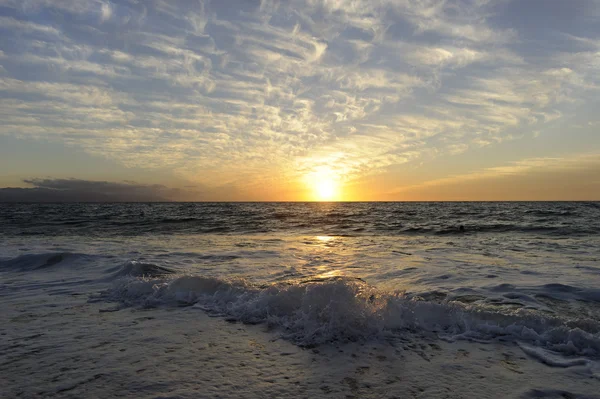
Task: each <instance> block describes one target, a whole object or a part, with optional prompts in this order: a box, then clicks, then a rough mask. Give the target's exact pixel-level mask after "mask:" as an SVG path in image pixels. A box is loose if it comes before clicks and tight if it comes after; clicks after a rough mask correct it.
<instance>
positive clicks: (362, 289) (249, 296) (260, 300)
mask: <svg viewBox="0 0 600 399" xmlns="http://www.w3.org/2000/svg"><path fill="white" fill-rule="evenodd" d="M103 298H105V299H107V300H111V301H118V302H121V303H123V304H124V305H127V306H144V307H155V306H164V305H166V306H169V305H175V306H182V305H183V306H191V305H194V306H196V307H198V308H201V309H203V310H205V311H207V312H210V313H212V314H215V315H220V316H223V317H227V318H228V319H230V320H235V321H241V322H244V323H252V324H256V323H266V324H268V325H269V326H271V327H275V328H278V329H279V331H280V333H281V335H282V336H283V337H284V338H286V339H289V340H291V341H292V342H294V343H296V344H298V345H301V346H313V345H318V344H322V343H327V342H332V341H345V342H347V341H361V340H366V339H369V338H374V337H389V336H395V335H397V334H402V333H403V332H406V331H409V332H416V333H428V334H431V333H434V334H437V335H438V336H440V337H441V338H443V339H446V340H457V339H468V340H513V341H517V342H519V343H526V344H528V345H534V346H537V347H541V348H544V349H547V350H551V351H555V352H557V353H561V354H562V355H573V356H587V357H592V358H597V357H600V324H599V323H598V322H597V321H594V320H585V319H582V320H565V319H561V318H557V317H549V316H545V315H542V314H540V313H536V312H534V311H530V310H517V311H514V312H512V313H498V312H493V311H489V310H482V309H480V308H477V307H475V306H471V305H468V304H463V303H459V302H450V301H449V302H443V303H435V302H429V301H423V300H419V299H416V298H410V297H408V296H406V295H404V294H402V293H390V292H384V291H379V290H377V289H375V288H374V287H372V286H370V285H368V284H367V283H365V282H364V281H362V280H360V279H351V278H330V279H312V280H309V281H300V282H294V283H291V282H287V283H286V282H284V283H275V284H269V285H257V284H252V283H249V282H248V281H246V280H243V279H221V278H217V277H206V276H198V275H183V276H181V275H179V276H168V277H166V278H129V279H120V280H118V281H116V282H115V285H114V287H113V288H111V289H109V290H108V291H106V292H104V293H103Z"/></svg>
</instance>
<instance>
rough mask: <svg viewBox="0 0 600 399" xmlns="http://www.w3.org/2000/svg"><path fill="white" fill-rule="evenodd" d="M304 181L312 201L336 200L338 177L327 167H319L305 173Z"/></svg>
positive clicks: (338, 187) (337, 198) (338, 194)
mask: <svg viewBox="0 0 600 399" xmlns="http://www.w3.org/2000/svg"><path fill="white" fill-rule="evenodd" d="M306 183H307V186H308V188H309V190H310V192H311V194H310V198H311V199H312V200H313V201H338V200H339V198H340V177H339V176H338V175H337V174H336V173H334V171H333V170H332V169H330V168H328V167H320V168H316V169H313V171H312V172H311V173H309V174H307V175H306Z"/></svg>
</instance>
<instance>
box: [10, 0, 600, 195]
mask: <svg viewBox="0 0 600 399" xmlns="http://www.w3.org/2000/svg"><path fill="white" fill-rule="evenodd" d="M500 3H502V4H500ZM500 3H499V2H492V1H485V0H439V1H409V0H399V1H391V0H389V1H388V0H347V1H346V0H341V1H329V0H290V1H286V2H277V1H262V2H239V3H237V6H236V7H232V6H231V5H224V3H223V2H217V1H213V2H205V1H197V2H192V1H154V2H135V1H125V0H115V1H111V2H108V1H100V0H77V1H75V0H60V1H48V0H28V1H27V2H21V1H14V0H0V4H1V5H2V6H3V8H2V10H3V11H2V12H3V13H5V14H6V15H0V34H2V37H3V38H5V40H4V41H2V43H0V67H1V68H0V116H1V120H2V122H0V134H5V135H11V136H18V137H26V138H39V137H43V138H45V139H49V140H55V141H58V142H61V143H63V144H65V145H67V146H71V147H75V148H79V149H82V150H84V151H86V152H88V153H90V154H94V155H100V156H102V157H104V158H108V159H111V160H113V161H114V162H118V163H121V164H123V165H126V166H135V167H141V168H146V169H150V170H153V169H169V170H171V171H173V173H175V174H177V175H179V176H181V177H183V178H186V179H188V180H190V181H193V182H194V183H198V184H202V185H205V186H207V187H213V188H214V187H218V186H219V185H220V184H222V183H226V184H231V185H233V186H235V187H236V189H239V190H250V189H252V190H260V188H261V187H263V186H264V184H266V183H265V182H268V181H270V179H271V178H272V176H271V175H273V174H277V175H281V176H284V177H282V179H288V180H289V181H296V180H299V179H301V176H302V175H303V174H306V173H310V172H311V168H313V167H316V166H314V165H317V164H322V163H323V162H329V163H330V164H331V165H330V166H332V167H334V168H337V169H338V173H339V174H340V175H344V178H345V179H347V180H350V179H358V178H360V177H364V176H367V175H371V174H374V173H379V172H381V171H384V170H386V168H390V167H392V166H394V165H398V164H402V163H406V162H413V161H414V162H418V161H423V160H427V159H428V158H431V157H435V156H443V154H456V153H461V152H468V151H469V150H470V149H471V148H477V147H481V146H489V145H496V144H497V143H501V142H506V141H510V140H515V138H516V137H521V136H523V135H525V134H526V133H528V132H531V131H540V130H543V129H544V127H545V126H547V125H549V124H551V123H553V122H554V121H556V120H558V119H561V118H568V117H570V116H572V115H573V114H574V113H575V112H576V110H577V109H576V107H577V106H581V104H585V103H586V101H585V100H586V99H590V98H591V99H593V98H594V94H593V93H597V89H598V87H600V81H599V80H598V76H600V75H598V74H597V70H598V65H599V64H598V60H599V58H598V54H600V53H599V52H598V49H599V48H600V47H599V45H598V43H600V41H599V38H598V37H599V35H600V32H598V30H597V29H596V28H593V24H590V25H589V26H590V27H589V29H587V30H583V27H586V26H588V25H585V24H584V23H583V22H582V23H578V24H572V25H569V26H566V27H563V28H564V29H563V31H561V32H558V33H556V35H555V36H552V37H556V43H554V42H551V40H550V39H547V42H548V43H549V44H547V47H544V48H543V49H542V50H540V49H539V42H538V41H536V40H537V39H538V37H539V36H542V35H541V33H544V36H543V37H549V36H548V35H546V33H547V32H546V29H547V27H546V26H543V24H541V23H538V24H537V25H535V24H531V25H529V26H527V29H521V28H520V27H519V26H516V25H515V26H512V25H511V21H512V19H511V18H512V17H513V16H512V14H509V13H508V11H507V9H508V8H509V7H508V6H506V7H505V6H504V3H505V2H500ZM513 3H515V2H511V5H515V4H513ZM517 3H518V2H517ZM516 6H518V7H525V8H527V7H528V6H527V5H519V4H516ZM507 7H508V8H507ZM523 11H524V12H525V11H529V12H533V10H530V9H527V10H523ZM574 12H575V11H574ZM49 16H52V17H49ZM572 17H573V18H575V19H577V18H578V15H574V16H572ZM587 18H592V19H593V17H587ZM513 19H514V18H513ZM578 21H579V20H578ZM582 21H583V20H582ZM586 21H587V19H586ZM584 22H585V21H584ZM575 25H577V26H575ZM569 27H570V28H571V29H570V30H569V29H567V28H569ZM531 43H533V44H531ZM579 123H580V124H581V125H585V124H586V123H587V121H579ZM311 165H312V166H311ZM274 171H276V172H274Z"/></svg>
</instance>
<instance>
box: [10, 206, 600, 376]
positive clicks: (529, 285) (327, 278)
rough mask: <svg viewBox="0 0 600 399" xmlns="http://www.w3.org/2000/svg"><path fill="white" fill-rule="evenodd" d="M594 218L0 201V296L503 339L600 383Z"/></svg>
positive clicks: (599, 232) (274, 325)
mask: <svg viewBox="0 0 600 399" xmlns="http://www.w3.org/2000/svg"><path fill="white" fill-rule="evenodd" d="M599 216H600V204H598V203H358V204H355V203H341V204H337V203H323V204H319V203H307V204H290V203H282V204H253V203H242V204H3V205H0V224H1V225H2V226H3V227H2V229H1V231H0V237H1V239H2V246H1V248H0V282H1V283H0V297H2V298H3V300H4V301H5V302H6V303H11V304H12V306H13V307H14V309H13V311H15V312H17V313H19V312H21V313H22V314H29V313H30V312H32V309H33V310H36V306H37V307H39V308H38V309H37V310H40V309H42V308H43V306H44V302H47V301H48V298H49V296H50V297H52V301H56V300H58V299H57V298H63V299H61V300H59V303H65V304H68V303H69V302H70V301H71V302H73V304H74V303H75V302H77V303H80V302H81V298H85V301H87V303H90V304H100V305H102V304H104V305H105V306H109V307H111V308H107V309H110V310H115V311H126V310H127V309H129V310H145V311H147V312H150V313H149V314H152V312H157V313H156V314H157V315H164V314H165V311H167V313H168V312H169V311H171V312H178V309H181V307H182V306H183V307H192V308H194V309H196V310H198V311H203V312H206V313H207V314H209V315H211V316H216V317H217V318H221V319H223V320H229V321H239V322H243V323H250V324H259V325H263V326H268V327H269V328H270V332H269V334H271V335H272V336H273V337H275V338H283V339H284V340H286V341H287V342H289V343H291V344H294V345H297V346H298V347H299V348H313V347H315V346H323V345H325V346H328V345H340V344H342V345H347V344H348V343H349V342H356V343H362V344H366V343H381V342H388V343H389V342H395V341H396V340H399V339H404V338H405V337H407V336H409V335H410V336H426V337H428V339H432V340H434V341H433V342H435V340H437V341H439V342H446V343H458V342H471V343H473V342H477V343H479V344H487V345H496V344H498V343H502V344H506V345H512V347H514V348H516V349H517V350H519V351H520V352H522V353H523V354H525V355H526V356H527V358H529V359H530V361H532V362H537V363H538V364H542V365H544V367H548V366H553V367H559V368H567V369H571V368H581V367H584V368H586V369H587V370H588V372H586V373H584V374H583V375H585V377H581V378H587V379H589V378H592V380H594V381H600V379H599V378H600V376H599V375H598V374H597V369H598V359H600V323H599V320H600V262H599V259H600V224H599V221H600V218H599ZM461 225H462V226H464V231H461V229H460V228H459V226H461ZM78 301H79V302H78ZM36 304H37V305H36ZM159 310H160V312H159ZM96 311H97V310H96ZM28 312H29V313H28ZM50 314H52V313H50ZM174 314H175V313H174ZM15 317H16V319H15ZM18 317H19V316H18V315H17V316H15V315H12V316H11V319H10V320H21V319H19V318H18ZM64 317H66V316H64V315H61V314H60V312H58V313H56V314H54V315H53V316H48V317H45V318H44V320H46V321H47V323H48V324H44V323H42V324H41V325H40V326H39V328H40V329H42V330H43V329H44V328H48V325H53V323H59V322H60V320H61V318H64ZM90 317H92V316H90ZM152 317H155V316H152ZM158 317H161V316H158ZM186 317H190V318H193V317H195V316H194V313H191V314H188V316H186ZM90 320H91V319H90ZM190 322H191V320H190ZM44 326H45V327H44ZM4 328H5V334H6V333H8V334H13V335H15V336H20V335H19V334H21V333H23V334H24V330H19V329H21V328H23V325H21V324H19V323H17V324H14V323H12V324H11V323H8V325H7V326H5V327H4ZM6 331H7V332H6ZM31 332H32V333H34V334H35V331H31ZM173 333H175V332H174V331H165V334H173ZM21 335H22V334H21ZM48 344H49V345H53V344H54V343H52V342H49V343H48ZM590 370H591V371H590ZM594 370H596V371H594ZM586 381H587V380H586Z"/></svg>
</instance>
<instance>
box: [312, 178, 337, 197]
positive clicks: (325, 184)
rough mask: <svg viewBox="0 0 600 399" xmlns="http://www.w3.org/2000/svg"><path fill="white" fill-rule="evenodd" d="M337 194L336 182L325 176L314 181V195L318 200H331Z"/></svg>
mask: <svg viewBox="0 0 600 399" xmlns="http://www.w3.org/2000/svg"><path fill="white" fill-rule="evenodd" d="M336 194H337V183H336V182H335V181H334V180H333V179H331V178H329V177H325V178H322V179H320V180H317V181H316V182H315V196H316V198H317V199H318V200H319V201H332V200H334V199H335V197H336Z"/></svg>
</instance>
